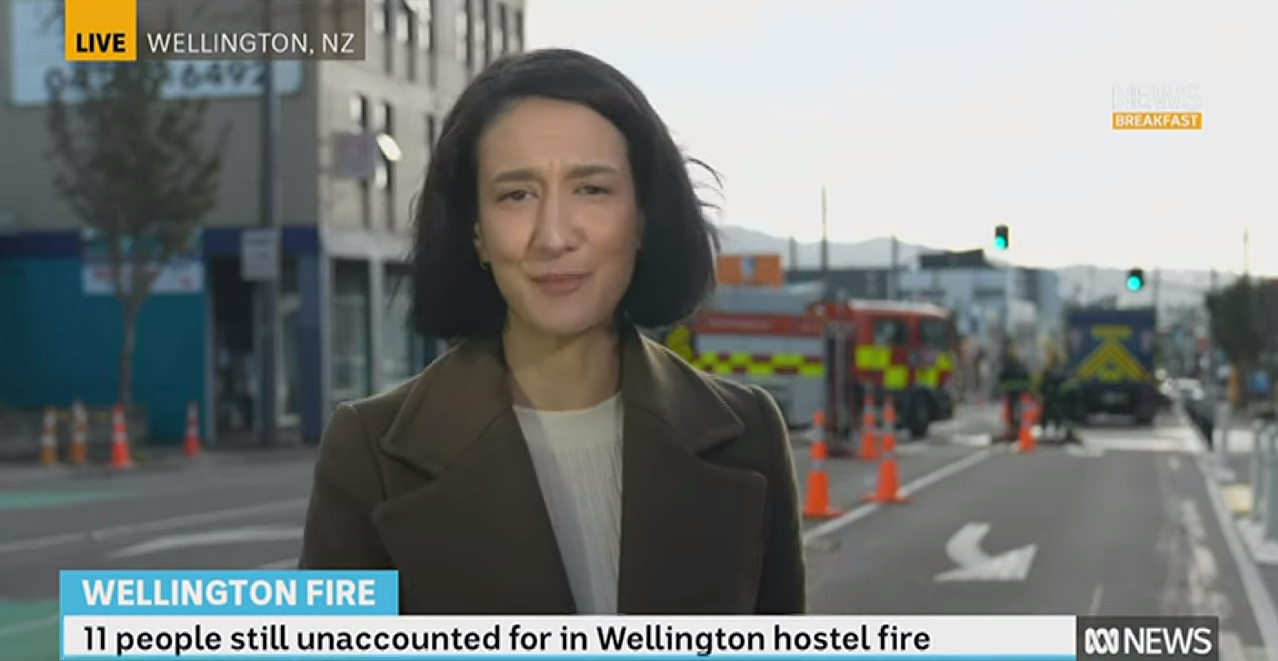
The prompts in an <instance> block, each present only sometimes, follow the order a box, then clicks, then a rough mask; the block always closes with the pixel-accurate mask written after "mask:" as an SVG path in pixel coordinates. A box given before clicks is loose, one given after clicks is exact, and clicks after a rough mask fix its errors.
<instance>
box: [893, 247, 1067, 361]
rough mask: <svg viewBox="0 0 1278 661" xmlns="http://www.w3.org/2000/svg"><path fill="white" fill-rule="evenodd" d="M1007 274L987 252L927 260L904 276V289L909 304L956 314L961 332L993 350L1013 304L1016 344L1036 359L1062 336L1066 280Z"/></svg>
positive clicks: (1018, 271)
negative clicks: (1044, 345) (1040, 350)
mask: <svg viewBox="0 0 1278 661" xmlns="http://www.w3.org/2000/svg"><path fill="white" fill-rule="evenodd" d="M1007 269H1008V267H1007V265H1005V264H994V263H991V262H989V261H988V260H987V259H986V258H985V254H984V251H981V250H974V251H967V252H949V253H938V254H935V255H925V256H923V257H921V258H920V261H919V264H918V266H917V268H913V269H911V270H907V271H903V272H901V273H900V274H899V287H900V291H901V295H902V297H903V298H909V299H918V300H926V301H930V302H933V303H937V304H939V305H943V306H945V307H947V308H949V309H951V310H955V311H956V312H957V313H958V314H957V319H956V323H957V325H958V329H959V331H960V332H961V333H962V334H963V335H964V336H966V337H968V338H971V339H972V340H974V341H975V343H976V344H977V345H978V346H984V347H986V348H987V349H990V348H994V347H995V346H997V344H998V343H1000V342H1001V341H1002V337H1003V328H1004V324H1005V323H1006V319H1007V316H1006V315H1007V314H1008V301H1009V300H1010V301H1011V304H1012V305H1011V315H1012V322H1013V327H1014V328H1015V336H1016V342H1017V344H1018V345H1019V346H1020V347H1022V349H1023V351H1024V352H1025V354H1026V355H1027V356H1030V355H1032V354H1035V353H1037V352H1036V351H1035V350H1034V348H1035V347H1036V346H1041V344H1042V343H1043V342H1045V341H1048V340H1050V339H1052V338H1054V337H1058V335H1057V334H1058V333H1059V332H1060V329H1061V323H1062V321H1063V318H1062V315H1063V314H1064V308H1063V303H1062V300H1061V296H1060V291H1059V290H1060V280H1059V278H1058V276H1057V274H1056V273H1055V272H1053V271H1048V270H1044V269H1034V268H1024V267H1013V268H1012V272H1011V273H1010V274H1009V273H1008V270H1007ZM1009 286H1010V287H1011V289H1012V292H1011V296H1009V295H1008V287H1009Z"/></svg>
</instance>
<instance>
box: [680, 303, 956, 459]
mask: <svg viewBox="0 0 1278 661" xmlns="http://www.w3.org/2000/svg"><path fill="white" fill-rule="evenodd" d="M794 300H795V299H794V298H793V297H792V298H791V304H790V305H789V306H786V305H776V304H773V305H757V304H756V305H733V304H732V301H731V300H727V301H724V300H720V301H717V303H716V305H715V306H714V307H713V308H711V309H709V310H706V311H704V312H702V313H700V314H698V315H697V316H696V317H695V318H693V319H692V320H690V321H689V322H687V323H685V324H683V325H680V326H678V327H676V328H674V329H672V330H671V331H670V332H669V333H667V334H666V337H665V342H666V344H667V346H669V347H671V348H672V349H674V350H675V351H676V352H678V353H680V354H681V355H683V356H684V357H685V358H686V359H687V360H688V361H689V362H691V363H692V364H693V365H695V366H697V367H699V368H701V369H703V370H705V371H707V372H713V373H716V374H721V375H725V376H728V377H729V378H734V379H739V380H741V381H747V382H750V383H755V384H758V385H759V386H761V387H763V388H765V389H766V390H768V391H769V392H770V393H772V395H773V397H775V398H776V400H777V403H778V404H779V405H780V406H781V409H782V410H783V411H784V413H785V416H786V418H787V420H788V422H789V423H790V425H791V426H792V427H803V426H806V425H809V424H811V423H812V420H813V415H814V414H815V413H816V412H817V411H818V410H822V409H825V410H832V411H836V412H837V413H838V421H839V422H838V423H835V422H833V421H829V422H828V424H838V425H839V427H840V428H841V429H842V430H847V429H849V428H855V427H856V426H857V425H858V424H859V421H860V419H861V408H862V403H863V401H864V399H865V397H866V396H867V395H868V396H870V397H872V398H873V399H874V401H875V402H880V403H881V402H882V400H883V398H884V396H885V395H891V396H892V397H893V400H894V403H895V406H896V410H897V411H898V416H897V417H898V420H899V421H900V422H899V425H900V426H901V427H902V428H903V429H907V430H909V432H910V435H911V436H912V437H914V438H916V439H918V438H924V437H926V436H927V432H928V427H929V426H930V425H931V423H932V422H934V421H936V420H943V419H948V418H950V417H952V415H953V412H954V397H953V395H952V393H951V390H950V388H951V381H952V380H953V375H954V366H955V363H956V354H957V336H956V333H955V329H954V326H953V323H952V321H951V318H950V314H949V311H948V310H946V309H945V308H942V307H939V306H936V305H932V304H928V303H913V302H890V301H874V300H850V301H844V302H840V303H827V302H806V301H804V302H802V303H801V304H800V305H798V306H796V305H794ZM786 307H792V308H793V307H797V309H791V310H786V309H785V308H786ZM830 366H837V369H828V368H829V367H830ZM849 421H850V422H849Z"/></svg>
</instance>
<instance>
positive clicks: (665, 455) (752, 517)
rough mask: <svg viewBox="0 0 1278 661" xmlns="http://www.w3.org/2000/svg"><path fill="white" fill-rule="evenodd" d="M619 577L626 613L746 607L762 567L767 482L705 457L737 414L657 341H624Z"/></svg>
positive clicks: (737, 424) (734, 434)
mask: <svg viewBox="0 0 1278 661" xmlns="http://www.w3.org/2000/svg"><path fill="white" fill-rule="evenodd" d="M622 369H623V381H622V383H623V385H622V396H623V398H624V400H625V423H624V424H625V431H624V440H623V448H624V449H623V467H622V474H623V488H622V533H621V576H620V583H619V586H618V610H619V611H620V612H622V613H630V614H704V613H713V614H721V613H735V612H750V608H752V607H753V605H754V597H755V595H754V587H755V586H756V585H757V582H758V581H757V579H758V572H759V569H760V566H761V563H762V551H763V547H764V535H765V532H766V531H765V528H764V521H765V511H766V507H765V497H766V483H765V481H764V479H763V477H762V476H761V475H759V474H758V473H755V472H752V471H746V470H741V469H736V468H731V467H728V466H727V465H723V464H720V463H716V462H714V461H711V460H707V459H710V458H712V457H711V456H710V455H713V453H715V452H716V451H718V450H721V449H723V444H724V442H725V441H729V440H732V439H735V438H738V437H740V436H741V435H742V434H743V433H744V432H745V428H744V425H743V423H742V421H741V419H740V418H739V417H738V416H737V415H736V414H735V413H733V412H732V410H731V409H730V408H729V407H728V406H727V404H725V403H724V401H723V400H722V399H719V397H717V396H716V395H715V393H714V391H713V390H711V389H710V388H709V387H708V384H706V383H705V381H704V380H703V379H704V377H702V376H701V375H700V374H697V373H695V372H692V371H691V370H689V369H688V368H687V367H686V366H682V365H681V364H680V363H678V362H677V361H676V360H675V359H674V358H673V356H671V355H670V354H669V353H668V352H666V350H665V349H664V348H662V347H660V346H657V345H655V344H654V343H651V342H649V341H647V340H643V339H641V338H635V339H634V340H632V341H630V342H628V343H627V344H626V349H625V354H624V359H623V367H622Z"/></svg>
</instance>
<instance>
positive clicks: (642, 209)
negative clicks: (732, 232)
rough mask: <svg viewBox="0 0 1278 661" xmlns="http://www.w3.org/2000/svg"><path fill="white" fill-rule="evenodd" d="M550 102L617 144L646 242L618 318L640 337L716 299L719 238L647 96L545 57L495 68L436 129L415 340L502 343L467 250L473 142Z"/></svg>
mask: <svg viewBox="0 0 1278 661" xmlns="http://www.w3.org/2000/svg"><path fill="white" fill-rule="evenodd" d="M533 97H540V98H547V99H556V100H560V101H567V102H571V103H578V104H581V105H584V106H587V107H589V108H591V109H593V110H594V111H595V112H597V113H599V114H600V115H602V116H603V117H605V118H607V119H608V121H610V122H612V124H613V125H614V126H616V127H617V129H618V130H619V131H620V132H621V134H622V135H623V136H624V137H625V140H626V144H627V148H628V151H629V160H630V167H631V170H632V172H633V176H634V180H635V195H636V198H637V202H638V208H639V213H640V218H641V219H642V223H643V242H642V246H641V247H640V249H639V253H638V255H637V256H636V263H635V271H634V275H633V277H632V279H631V282H630V286H629V288H628V289H627V290H626V292H625V294H624V295H623V297H622V299H621V302H620V305H619V306H618V310H617V315H618V317H619V318H620V319H621V320H623V321H625V322H626V323H629V324H632V325H634V326H636V327H640V328H659V327H663V326H668V325H670V324H673V323H677V322H679V321H681V320H683V319H686V318H687V317H688V316H689V315H691V314H692V313H693V312H695V311H696V309H697V308H698V307H699V306H700V305H701V304H702V302H704V301H705V300H706V299H707V298H708V297H709V296H710V295H711V294H712V293H713V290H714V284H715V255H716V253H717V251H718V248H719V240H718V235H717V233H716V232H715V228H714V226H713V224H712V223H711V222H710V221H709V219H708V218H707V217H706V215H705V211H706V207H707V206H712V205H710V204H709V203H706V202H704V201H703V200H701V199H700V198H699V197H698V195H697V188H698V187H697V185H696V184H694V183H693V180H692V177H691V175H690V172H689V167H688V166H689V165H697V166H700V167H703V168H705V169H706V170H707V171H709V172H710V173H711V174H712V175H713V178H714V182H715V184H714V185H716V186H717V185H719V184H721V180H720V179H719V176H718V174H717V173H715V171H714V170H713V169H712V168H710V167H709V166H708V165H705V164H704V163H702V162H701V161H697V160H695V159H690V158H686V157H685V156H684V154H683V153H682V151H681V150H680V149H679V147H678V146H677V145H676V144H675V141H674V139H673V138H672V137H671V135H670V131H669V130H668V129H667V128H666V125H665V123H664V122H662V120H661V118H660V117H659V116H658V115H657V112H656V111H655V110H654V109H653V108H652V106H651V104H649V103H648V100H647V99H646V98H645V97H644V95H643V93H642V92H640V91H639V89H638V88H637V87H636V86H635V85H634V83H632V82H631V81H630V80H629V79H627V78H626V76H624V75H623V74H622V73H621V72H620V71H618V70H616V69H615V68H613V67H612V66H610V65H609V64H607V63H605V62H603V61H601V60H599V59H597V58H595V57H592V56H590V55H586V54H585V53H581V52H578V51H574V50H567V49H547V50H537V51H532V52H528V53H523V54H518V55H512V56H507V57H504V58H502V59H500V60H498V61H496V62H494V63H492V64H491V65H490V66H489V67H488V68H487V69H485V70H484V71H483V72H482V73H481V74H479V76H477V77H476V78H475V80H474V81H473V82H472V83H471V84H470V85H469V86H468V87H467V88H466V90H465V91H464V92H462V94H461V97H460V98H458V100H457V103H456V104H455V105H454V106H453V108H452V110H451V111H449V113H448V116H447V117H446V118H445V119H444V124H443V127H442V130H441V134H440V137H439V142H438V144H437V145H436V147H435V149H434V154H433V157H432V159H431V162H430V166H429V167H428V168H427V171H426V180H425V183H423V184H422V189H421V192H420V194H419V195H418V198H417V201H416V208H415V210H414V221H415V223H416V237H415V239H414V246H413V258H412V262H413V278H412V282H413V294H412V296H413V299H412V300H413V312H412V319H413V324H414V326H415V328H416V329H417V331H418V332H419V333H422V334H423V335H428V336H432V337H437V338H446V339H461V338H466V337H472V336H478V335H491V334H495V333H500V332H501V330H502V329H503V328H504V326H505V321H506V315H507V308H506V301H505V300H504V299H503V298H502V295H501V292H500V291H499V290H498V288H497V283H496V281H494V279H493V275H492V273H491V272H490V271H488V270H486V269H484V268H482V267H481V266H480V263H479V257H478V255H477V254H476V252H475V247H474V225H475V223H476V222H478V220H479V217H478V206H479V194H478V171H477V161H478V153H477V152H478V144H479V140H480V137H481V136H482V134H483V132H484V131H485V129H487V127H488V126H489V125H490V123H491V122H492V121H493V120H494V119H495V118H497V117H498V116H499V115H501V113H502V112H504V111H505V110H507V109H508V108H509V107H510V106H511V105H512V104H513V103H514V102H516V101H518V100H520V99H524V98H533Z"/></svg>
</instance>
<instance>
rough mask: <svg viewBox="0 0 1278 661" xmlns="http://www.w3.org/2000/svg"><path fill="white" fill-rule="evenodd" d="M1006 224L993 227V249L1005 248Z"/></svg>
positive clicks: (1006, 242) (1006, 241)
mask: <svg viewBox="0 0 1278 661" xmlns="http://www.w3.org/2000/svg"><path fill="white" fill-rule="evenodd" d="M1007 244H1008V240H1007V225H999V226H998V227H995V228H994V249H995V250H1007Z"/></svg>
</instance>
